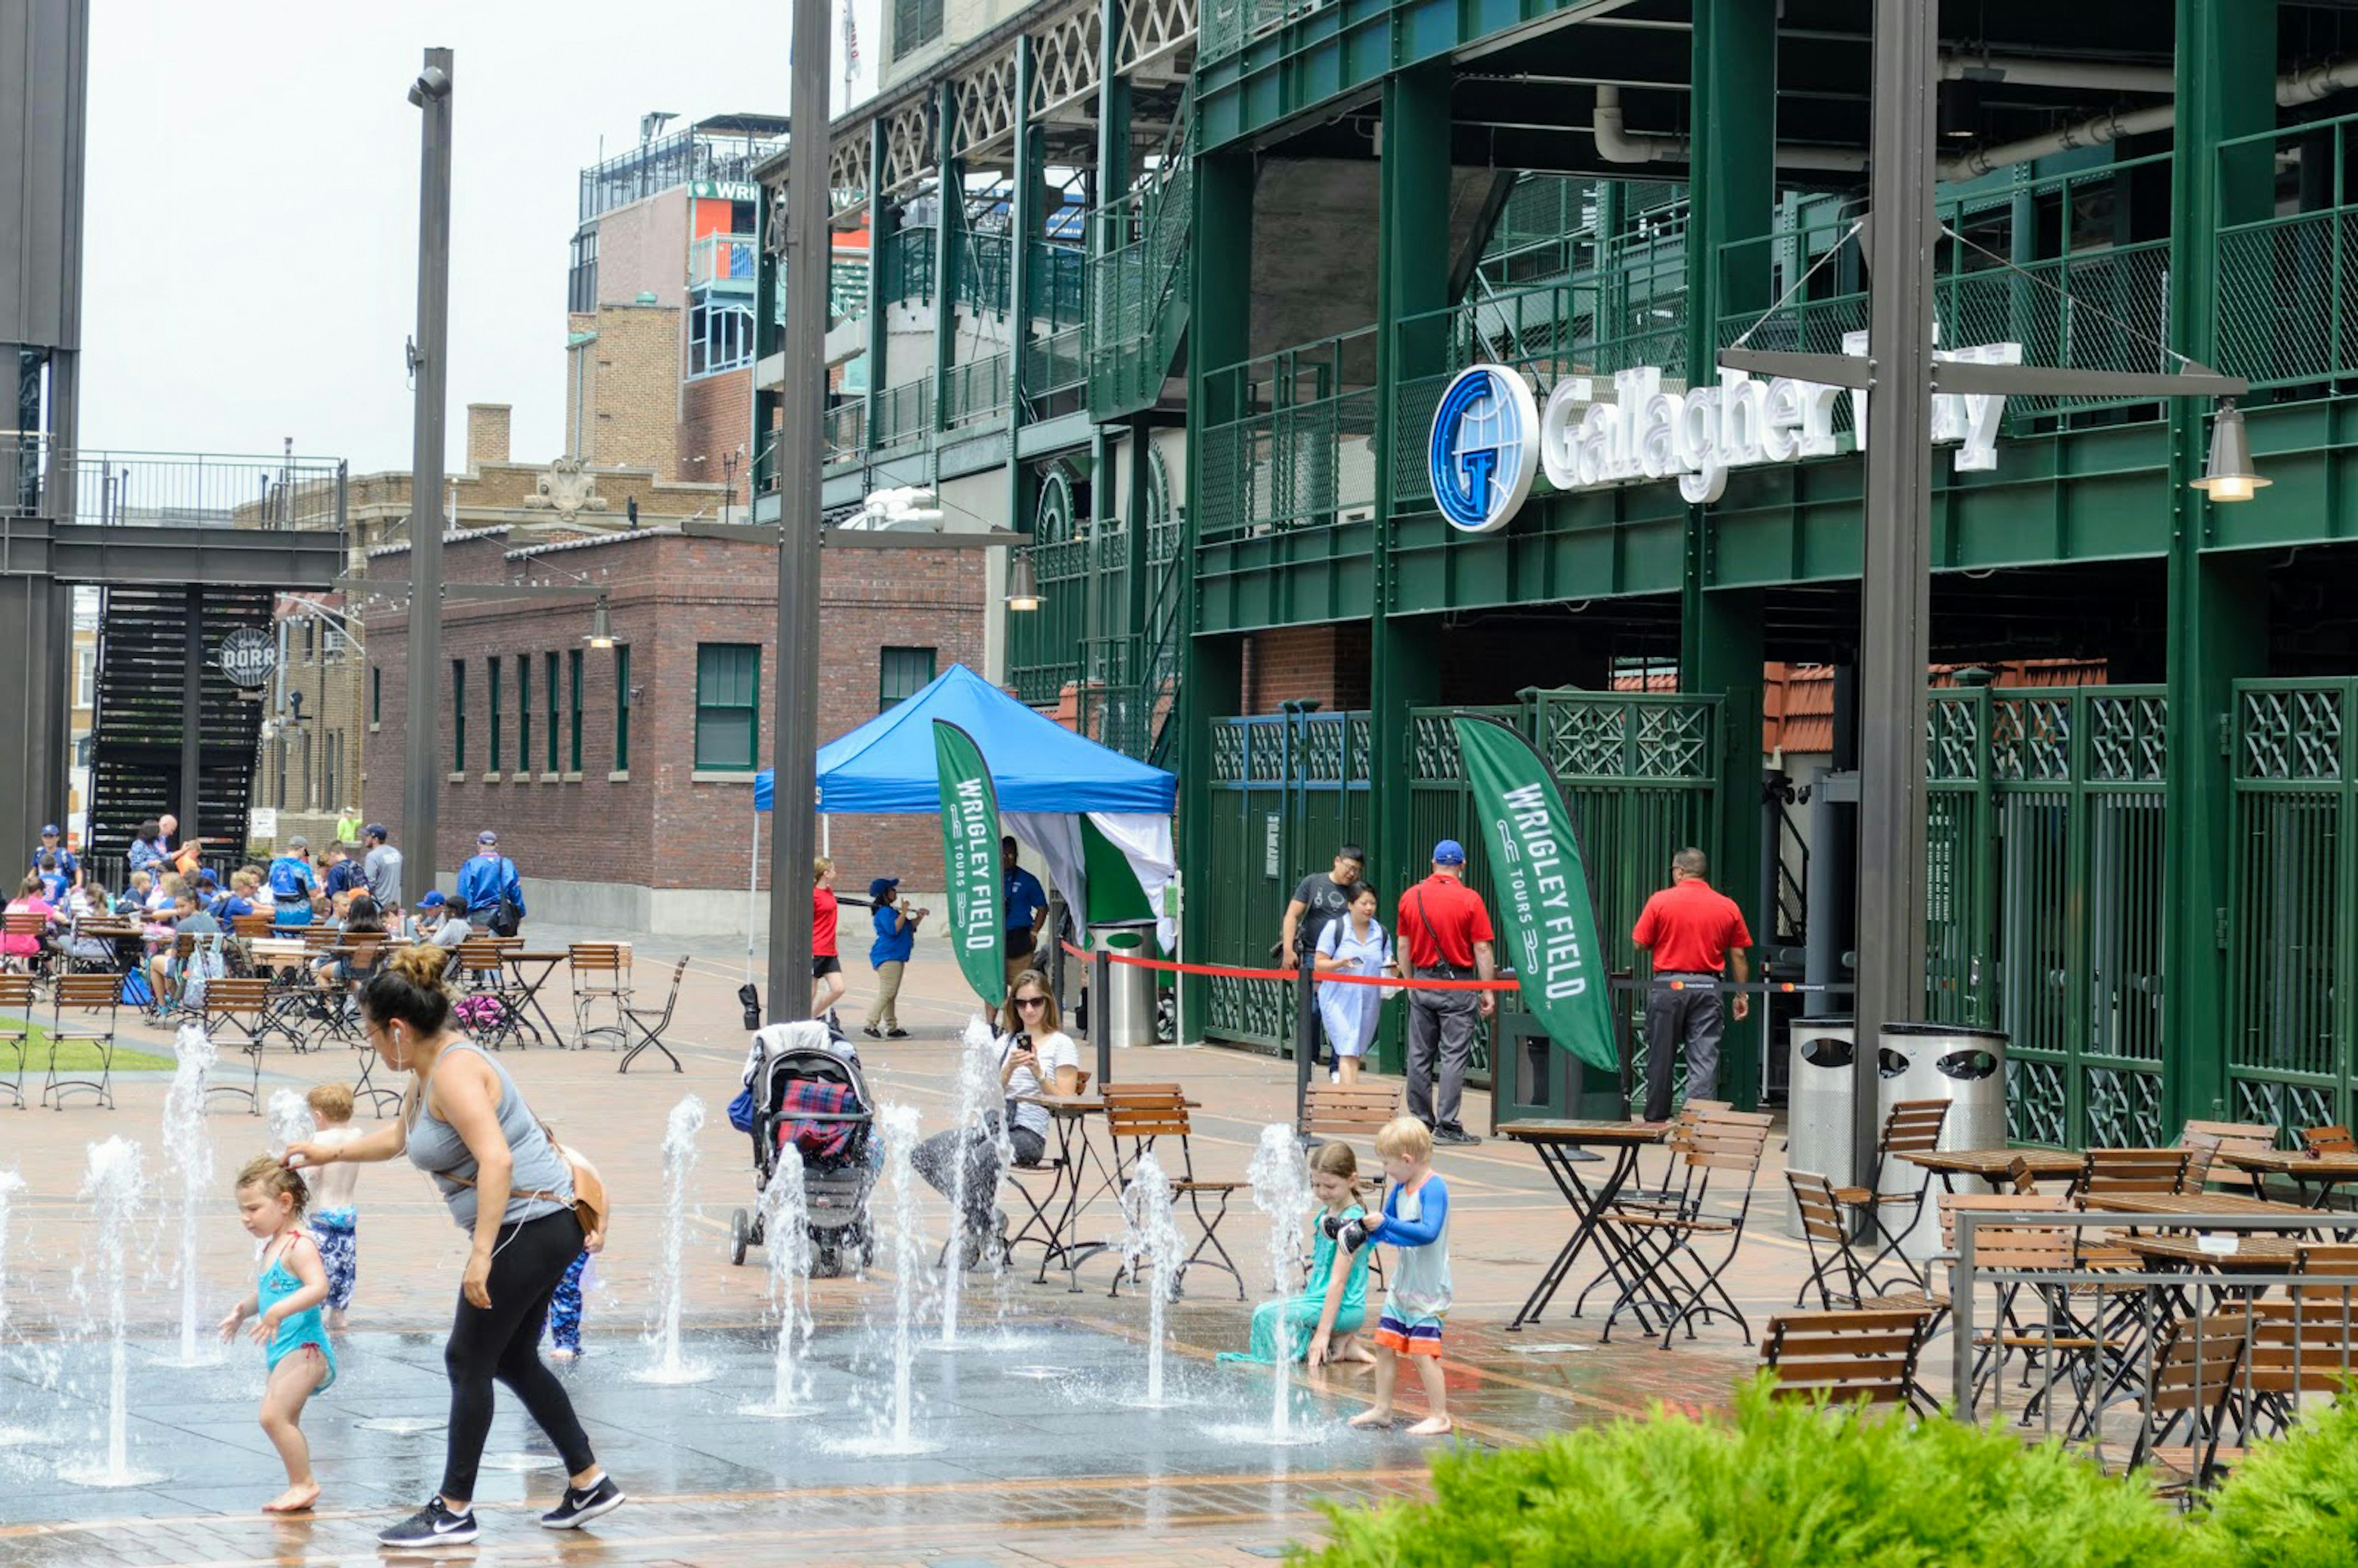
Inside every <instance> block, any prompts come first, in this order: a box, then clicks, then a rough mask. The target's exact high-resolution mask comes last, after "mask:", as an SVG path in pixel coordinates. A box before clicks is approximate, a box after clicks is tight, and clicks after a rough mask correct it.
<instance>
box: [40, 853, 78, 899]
mask: <svg viewBox="0 0 2358 1568" xmlns="http://www.w3.org/2000/svg"><path fill="white" fill-rule="evenodd" d="M33 874H34V875H35V876H37V877H38V878H40V879H41V895H42V896H43V897H44V898H46V899H48V900H49V902H50V903H54V904H57V905H59V906H60V907H63V905H64V903H65V902H66V890H67V889H68V888H70V887H71V886H72V885H73V878H72V877H71V876H70V875H69V874H68V873H67V871H66V870H65V868H64V867H62V866H60V865H59V864H58V858H57V856H56V855H54V854H52V853H51V852H50V851H49V850H47V849H44V850H42V851H41V856H40V859H38V860H35V861H34V862H33Z"/></svg>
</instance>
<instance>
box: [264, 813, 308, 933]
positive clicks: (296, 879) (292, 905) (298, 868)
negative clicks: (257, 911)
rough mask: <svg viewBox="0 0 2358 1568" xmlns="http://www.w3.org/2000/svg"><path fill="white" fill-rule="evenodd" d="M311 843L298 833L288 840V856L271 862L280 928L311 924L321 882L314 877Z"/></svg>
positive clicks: (273, 914) (273, 897) (272, 898)
mask: <svg viewBox="0 0 2358 1568" xmlns="http://www.w3.org/2000/svg"><path fill="white" fill-rule="evenodd" d="M310 848H311V844H310V840H308V839H307V838H304V837H303V836H302V835H301V834H299V833H297V835H296V836H295V837H294V838H289V839H287V849H286V852H285V853H283V854H281V855H280V856H279V857H278V858H277V859H276V860H273V861H271V862H270V876H269V879H268V881H269V884H270V902H271V918H272V920H273V922H274V923H275V924H276V925H310V924H311V919H312V915H311V901H312V899H313V898H314V897H316V896H317V895H318V893H319V878H317V877H315V876H313V875H312V874H311V857H310V854H309V850H310Z"/></svg>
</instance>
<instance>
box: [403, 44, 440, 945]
mask: <svg viewBox="0 0 2358 1568" xmlns="http://www.w3.org/2000/svg"><path fill="white" fill-rule="evenodd" d="M451 90H452V81H451V54H450V51H449V49H427V51H426V65H425V69H424V70H421V71H420V72H419V73H418V77H417V81H416V82H415V83H414V84H413V85H412V86H411V87H410V89H409V101H410V102H411V103H414V104H416V106H417V107H418V108H419V109H420V110H422V111H424V113H423V114H422V115H421V116H420V119H419V122H418V124H419V134H418V160H417V335H416V339H415V340H414V341H413V342H412V343H411V346H410V352H411V355H412V358H411V361H410V368H411V370H412V372H413V373H414V374H415V377H416V399H415V401H414V402H413V403H412V405H411V408H410V429H411V435H410V458H409V691H408V696H407V700H406V703H405V704H404V707H405V708H406V720H407V724H408V732H407V735H406V740H405V741H404V749H405V750H406V752H407V755H406V759H405V761H404V762H403V771H402V786H401V796H402V799H401V832H402V834H403V841H404V842H406V844H407V845H408V846H409V849H408V853H407V854H406V855H405V856H404V857H403V859H402V869H401V902H402V903H404V904H405V905H406V906H407V907H409V908H411V909H415V908H416V907H417V904H418V902H419V901H420V900H422V899H423V898H425V896H426V895H427V892H430V891H431V890H432V889H433V886H434V871H435V865H436V862H437V861H438V860H440V859H441V854H440V840H441V808H442V793H441V791H442V781H441V778H440V776H439V774H440V772H441V767H442V728H443V725H442V705H441V701H440V696H441V687H440V686H439V684H438V678H437V671H438V668H439V666H440V665H441V663H442V480H443V473H442V421H443V415H444V405H445V403H446V401H447V398H448V384H449V352H448V350H449V341H450V95H451Z"/></svg>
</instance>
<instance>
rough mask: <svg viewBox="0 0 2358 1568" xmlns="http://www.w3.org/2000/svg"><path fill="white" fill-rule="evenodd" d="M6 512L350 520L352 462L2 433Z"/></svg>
mask: <svg viewBox="0 0 2358 1568" xmlns="http://www.w3.org/2000/svg"><path fill="white" fill-rule="evenodd" d="M0 463H5V472H0V516H15V517H46V518H49V519H51V520H53V521H56V522H60V523H85V524H106V525H108V526H113V527H124V528H142V527H144V528H261V529H275V528H306V529H331V528H341V527H342V526H343V525H344V515H345V484H344V481H345V469H344V464H343V462H342V461H341V460H338V459H334V458H303V457H276V458H271V457H230V456H222V455H217V454H213V453H202V452H108V451H88V450H85V451H73V452H69V451H61V450H58V449H53V448H50V447H49V446H48V445H47V444H46V443H44V442H43V441H41V440H40V439H39V438H38V437H30V436H10V437H5V438H0Z"/></svg>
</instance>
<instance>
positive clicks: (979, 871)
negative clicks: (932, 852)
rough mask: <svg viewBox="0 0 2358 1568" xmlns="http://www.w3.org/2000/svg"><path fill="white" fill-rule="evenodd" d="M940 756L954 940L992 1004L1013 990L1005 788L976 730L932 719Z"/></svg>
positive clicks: (969, 978)
mask: <svg viewBox="0 0 2358 1568" xmlns="http://www.w3.org/2000/svg"><path fill="white" fill-rule="evenodd" d="M934 763H935V766H936V768H937V769H939V771H940V774H941V781H942V865H943V867H944V869H945V870H946V872H947V873H948V878H949V880H948V881H947V883H946V886H947V887H948V890H949V899H950V924H949V937H950V946H952V947H954V948H956V949H957V961H958V968H960V969H961V970H963V971H964V972H965V974H966V983H967V984H968V985H970V986H972V987H973V988H974V994H975V995H977V996H979V997H980V998H981V999H982V1000H983V1005H984V1006H986V1007H993V1008H995V1007H997V1006H998V1005H999V1003H1000V1001H1001V1000H1002V999H1003V998H1004V997H1005V996H1006V995H1007V963H1006V960H1005V958H1004V957H1002V954H1003V952H1004V950H1005V945H1006V940H1007V935H1006V932H1007V921H1006V907H1005V906H1006V891H1007V885H1006V881H1005V879H1004V878H1003V876H1002V875H1001V871H1000V869H999V792H998V791H997V790H995V789H993V788H992V787H991V784H990V768H989V767H987V766H986V765H984V763H983V760H982V748H981V747H979V746H978V745H976V744H975V743H974V737H973V736H971V735H969V734H968V733H967V732H966V731H965V730H961V729H959V728H958V727H957V725H955V724H953V723H951V722H950V721H949V720H948V719H935V720H934Z"/></svg>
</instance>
